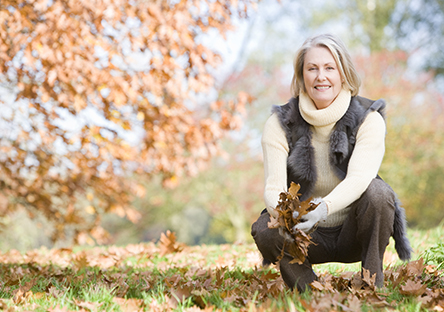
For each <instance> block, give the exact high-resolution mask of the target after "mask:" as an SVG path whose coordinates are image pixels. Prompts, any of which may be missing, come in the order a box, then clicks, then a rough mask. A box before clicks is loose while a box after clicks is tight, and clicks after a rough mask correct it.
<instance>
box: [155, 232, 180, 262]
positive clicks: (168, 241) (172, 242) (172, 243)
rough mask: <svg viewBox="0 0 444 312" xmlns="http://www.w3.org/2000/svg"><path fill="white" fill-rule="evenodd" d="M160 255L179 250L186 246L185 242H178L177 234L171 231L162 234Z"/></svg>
mask: <svg viewBox="0 0 444 312" xmlns="http://www.w3.org/2000/svg"><path fill="white" fill-rule="evenodd" d="M159 248H160V252H159V253H160V255H161V256H164V255H166V254H169V253H173V252H179V251H181V250H182V249H183V248H184V244H180V243H178V242H176V234H174V233H173V232H171V231H169V230H168V231H167V232H166V234H164V233H162V234H161V235H160V241H159Z"/></svg>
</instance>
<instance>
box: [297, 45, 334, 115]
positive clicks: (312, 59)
mask: <svg viewBox="0 0 444 312" xmlns="http://www.w3.org/2000/svg"><path fill="white" fill-rule="evenodd" d="M303 76H304V84H305V90H306V92H307V94H308V96H309V97H310V98H311V99H312V100H313V102H314V103H315V105H316V107H317V109H323V108H326V107H328V106H329V105H330V104H331V103H332V102H333V101H334V100H335V99H336V97H337V96H338V94H339V92H341V89H342V78H341V74H340V72H339V69H338V65H337V64H336V61H335V59H334V58H333V55H332V54H331V52H330V50H329V49H327V48H325V47H313V48H310V49H308V50H307V52H306V54H305V59H304V67H303Z"/></svg>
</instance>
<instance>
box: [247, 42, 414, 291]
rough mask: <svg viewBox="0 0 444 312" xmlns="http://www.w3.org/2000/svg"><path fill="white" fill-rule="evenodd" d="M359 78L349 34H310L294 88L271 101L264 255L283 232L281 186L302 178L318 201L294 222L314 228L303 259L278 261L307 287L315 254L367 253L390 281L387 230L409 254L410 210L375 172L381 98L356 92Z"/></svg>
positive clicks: (359, 257)
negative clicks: (275, 220)
mask: <svg viewBox="0 0 444 312" xmlns="http://www.w3.org/2000/svg"><path fill="white" fill-rule="evenodd" d="M359 86H360V79H359V77H358V75H357V72H356V69H355V67H354V65H353V64H352V61H351V58H350V55H349V53H348V51H347V49H346V48H345V46H344V44H343V43H342V42H341V41H340V40H339V39H338V38H336V37H335V36H332V35H319V36H316V37H312V38H309V39H308V40H306V41H305V43H304V44H303V45H302V47H301V48H300V49H299V51H298V53H297V55H296V58H295V62H294V76H293V80H292V85H291V87H292V94H293V98H291V99H290V101H289V102H288V103H287V104H285V105H283V106H275V107H274V108H273V113H272V115H271V116H270V117H269V119H268V120H267V122H266V124H265V127H264V132H263V136H262V147H263V154H264V170H265V194H264V198H265V204H266V209H265V210H264V211H263V212H262V214H261V215H260V217H259V219H258V220H257V221H256V222H255V223H254V224H253V226H252V235H253V238H254V240H255V242H256V245H257V247H258V249H259V251H260V252H261V254H262V256H263V258H264V262H269V263H270V262H271V263H275V262H276V261H277V259H278V257H279V256H280V255H281V250H282V246H283V243H284V238H283V237H282V236H281V235H280V234H279V230H278V229H269V228H268V226H267V223H268V222H269V220H270V215H273V216H275V217H277V212H276V210H275V207H276V205H277V203H278V200H279V194H280V193H281V192H283V191H285V190H287V189H288V187H289V185H290V183H291V182H295V183H298V184H300V186H301V189H300V193H301V194H302V195H301V198H300V199H301V201H303V200H306V199H308V198H310V197H313V198H315V199H314V200H315V201H316V203H319V205H318V206H317V208H316V209H315V210H313V211H311V212H309V213H308V214H306V215H305V216H304V218H303V220H302V221H303V222H301V223H299V224H297V225H296V227H297V228H299V229H300V230H302V231H304V232H307V233H311V234H310V235H311V237H312V241H313V242H314V244H312V245H310V247H309V250H308V257H307V258H306V260H305V263H304V264H302V265H300V264H297V263H294V264H290V261H291V260H293V258H292V257H291V256H290V255H289V254H284V257H283V258H282V259H281V261H280V270H281V275H282V278H283V279H284V281H285V283H286V284H287V285H288V286H289V287H290V288H292V289H293V288H294V287H295V286H296V287H297V289H298V290H299V291H302V290H304V289H305V288H306V287H307V286H308V285H309V284H310V283H311V282H312V281H314V280H315V279H316V275H315V273H314V272H313V270H312V264H318V263H325V262H344V263H351V262H357V261H361V263H362V268H365V269H367V270H369V271H370V273H371V274H372V275H373V274H376V285H377V286H379V287H381V286H382V285H383V281H384V274H383V256H384V252H385V249H386V247H387V245H388V243H389V238H390V236H393V237H394V239H395V248H396V251H397V252H398V255H399V257H400V258H401V259H402V260H408V259H409V258H410V253H411V248H410V243H409V241H408V239H407V237H406V233H405V216H404V210H403V208H401V207H400V204H399V202H398V200H397V198H396V194H395V193H394V191H393V190H392V188H391V187H390V186H389V185H388V184H387V183H385V182H384V181H383V180H382V179H381V178H379V176H378V170H379V167H380V165H381V162H382V158H383V156H384V151H385V146H384V139H385V133H386V127H385V121H384V113H383V112H384V108H385V102H384V101H383V100H377V101H372V100H369V99H366V98H363V97H360V96H358V92H359Z"/></svg>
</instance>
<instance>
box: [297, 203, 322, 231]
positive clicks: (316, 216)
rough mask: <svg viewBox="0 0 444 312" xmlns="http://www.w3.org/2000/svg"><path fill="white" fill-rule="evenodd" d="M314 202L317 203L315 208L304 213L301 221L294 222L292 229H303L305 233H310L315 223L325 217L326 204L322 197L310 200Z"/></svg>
mask: <svg viewBox="0 0 444 312" xmlns="http://www.w3.org/2000/svg"><path fill="white" fill-rule="evenodd" d="M311 202H312V203H314V204H319V205H318V206H317V207H316V209H315V210H313V211H310V212H309V213H307V214H306V215H304V216H303V217H302V219H301V222H299V223H298V224H296V225H295V226H294V227H293V229H299V230H301V231H304V232H305V233H310V232H311V231H312V229H313V228H314V227H315V225H316V224H317V223H318V222H319V221H321V220H322V221H323V220H325V219H327V213H328V210H327V204H326V203H325V201H324V200H323V199H322V198H320V197H319V198H315V199H313V200H312V201H311Z"/></svg>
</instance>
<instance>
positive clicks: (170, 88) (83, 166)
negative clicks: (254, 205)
mask: <svg viewBox="0 0 444 312" xmlns="http://www.w3.org/2000/svg"><path fill="white" fill-rule="evenodd" d="M255 2H256V1H255V0H230V1H228V0H226V1H223V0H218V1H201V0H182V1H172V0H171V1H154V0H134V1H126V0H108V1H107V0H94V1H74V0H69V1H65V0H53V1H48V0H18V1H17V0H2V1H1V3H0V86H1V89H2V90H3V92H2V93H0V96H1V98H0V99H1V101H0V105H1V107H2V109H1V112H0V127H1V136H0V149H1V154H0V155H1V156H0V183H1V184H0V185H1V188H0V203H1V207H0V216H4V215H7V214H8V213H11V212H14V211H16V210H17V209H25V210H26V211H27V212H28V214H29V215H30V216H31V217H35V216H39V215H42V216H44V217H45V218H46V219H48V220H49V221H50V222H51V223H52V224H54V231H53V236H52V237H53V239H57V238H63V235H65V233H67V230H71V232H72V235H73V237H75V239H76V241H77V242H82V241H84V239H85V237H87V236H86V233H88V234H91V236H92V237H93V238H94V239H96V240H97V241H98V242H102V241H103V239H104V238H105V233H104V231H103V229H102V228H101V227H100V219H101V215H103V213H107V212H114V213H116V214H118V215H120V216H122V217H127V218H128V219H130V220H133V221H136V220H137V219H138V217H139V216H138V213H137V212H136V211H135V210H134V209H132V208H131V205H130V202H131V200H132V199H133V197H134V196H142V195H144V188H143V187H142V186H141V185H140V184H138V183H137V181H136V180H135V179H134V178H133V179H130V177H131V176H132V177H134V176H144V177H150V176H153V175H161V176H162V177H163V184H164V186H171V185H174V184H176V183H177V181H178V179H180V177H181V176H185V175H189V174H194V173H196V172H198V171H199V170H201V169H202V168H203V166H204V165H205V164H206V163H208V161H209V160H210V159H212V158H213V157H214V156H215V155H216V154H217V153H218V151H219V149H220V146H219V140H220V139H221V138H222V137H223V136H224V134H225V133H226V132H227V131H230V130H233V129H236V128H238V127H239V126H240V123H241V122H240V120H241V118H240V116H239V113H242V111H243V107H244V105H245V104H246V103H247V102H248V101H250V100H251V99H250V97H249V96H248V95H247V94H246V93H243V92H240V93H239V94H238V96H237V97H232V98H226V99H211V96H210V94H211V92H212V91H213V90H215V89H217V83H216V80H215V73H216V69H217V67H218V66H219V65H220V64H221V56H220V55H219V54H218V53H217V52H215V51H214V50H212V49H211V48H210V47H208V46H207V45H205V44H204V42H205V40H206V39H208V38H209V37H214V36H215V35H221V36H225V35H226V33H227V31H229V30H231V29H233V27H232V25H233V19H234V18H246V17H247V15H248V12H249V11H250V10H251V9H252V7H253V6H254V5H255ZM210 100H211V101H210ZM209 102H212V103H211V105H208V104H209Z"/></svg>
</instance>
